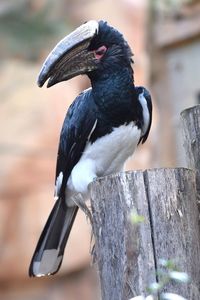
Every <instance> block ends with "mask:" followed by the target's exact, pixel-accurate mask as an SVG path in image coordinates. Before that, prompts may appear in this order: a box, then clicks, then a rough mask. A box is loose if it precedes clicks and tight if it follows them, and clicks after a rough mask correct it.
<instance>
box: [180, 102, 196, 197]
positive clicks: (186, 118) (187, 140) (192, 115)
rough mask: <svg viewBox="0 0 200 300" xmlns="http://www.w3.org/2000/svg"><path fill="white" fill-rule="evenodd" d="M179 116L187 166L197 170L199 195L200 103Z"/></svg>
mask: <svg viewBox="0 0 200 300" xmlns="http://www.w3.org/2000/svg"><path fill="white" fill-rule="evenodd" d="M181 118H182V124H183V139H184V148H185V154H186V161H187V166H188V167H189V168H191V169H196V171H197V176H196V180H197V192H198V195H200V105H197V106H194V107H191V108H188V109H185V110H184V111H182V113H181ZM198 198H199V196H198Z"/></svg>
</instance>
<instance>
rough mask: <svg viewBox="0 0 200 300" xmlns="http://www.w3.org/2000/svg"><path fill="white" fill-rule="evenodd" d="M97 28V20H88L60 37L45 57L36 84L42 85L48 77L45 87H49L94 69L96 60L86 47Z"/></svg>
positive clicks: (96, 63)
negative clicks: (63, 36) (62, 37)
mask: <svg viewBox="0 0 200 300" xmlns="http://www.w3.org/2000/svg"><path fill="white" fill-rule="evenodd" d="M98 29H99V24H98V22H97V21H89V22H87V23H85V24H83V25H81V26H80V27H78V28H77V29H76V30H75V31H73V32H72V33H70V34H69V35H67V36H66V37H65V38H64V39H62V40H61V41H60V42H59V43H58V44H57V45H56V46H55V48H54V49H53V50H52V52H51V53H50V54H49V55H48V57H47V58H46V60H45V62H44V64H43V66H42V69H41V71H40V73H39V76H38V86H39V87H42V86H43V85H44V83H45V82H46V81H47V80H48V79H49V81H48V84H47V87H50V86H53V85H54V84H56V83H58V82H61V81H64V80H68V79H70V78H72V77H75V76H77V75H80V74H85V73H87V72H89V71H92V70H95V69H96V68H97V65H98V62H97V60H96V59H95V56H94V53H93V52H92V51H89V50H88V47H89V45H90V42H91V40H92V38H93V37H94V36H95V35H96V34H97V33H98Z"/></svg>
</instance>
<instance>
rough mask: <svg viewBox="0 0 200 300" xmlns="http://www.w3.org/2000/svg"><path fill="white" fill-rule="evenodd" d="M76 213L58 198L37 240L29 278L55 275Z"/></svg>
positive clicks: (74, 208) (75, 209)
mask: <svg viewBox="0 0 200 300" xmlns="http://www.w3.org/2000/svg"><path fill="white" fill-rule="evenodd" d="M77 211H78V207H77V206H73V207H67V206H66V205H65V204H64V203H63V201H62V199H61V198H59V199H58V200H57V201H56V203H55V205H54V207H53V209H52V211H51V213H50V215H49V218H48V220H47V222H46V225H45V227H44V229H43V231H42V234H41V236H40V238H39V241H38V244H37V246H36V249H35V252H34V254H33V257H32V260H31V264H30V267H29V276H38V277H39V276H45V275H52V274H55V273H56V272H57V271H58V270H59V268H60V266H61V263H62V259H63V255H64V250H65V246H66V243H67V240H68V237H69V234H70V231H71V228H72V225H73V222H74V219H75V217H76V214H77Z"/></svg>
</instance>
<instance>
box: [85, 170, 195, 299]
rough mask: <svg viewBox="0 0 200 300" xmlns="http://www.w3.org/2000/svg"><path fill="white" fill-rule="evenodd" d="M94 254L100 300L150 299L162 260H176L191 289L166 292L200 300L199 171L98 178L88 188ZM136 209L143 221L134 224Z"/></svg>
mask: <svg viewBox="0 0 200 300" xmlns="http://www.w3.org/2000/svg"><path fill="white" fill-rule="evenodd" d="M90 191H91V206H92V214H93V232H94V236H95V252H96V253H95V254H96V259H97V263H98V269H99V276H100V282H101V294H102V300H128V299H130V298H132V297H134V296H138V295H141V294H147V292H146V288H147V287H148V284H149V283H152V282H155V281H156V280H157V281H159V280H160V278H159V276H157V278H156V272H157V269H158V261H159V259H175V260H176V262H177V265H178V266H179V268H180V270H182V271H185V272H187V273H188V274H189V275H190V277H191V279H192V283H191V284H190V285H189V286H184V285H178V286H177V285H172V284H171V285H170V286H169V289H170V290H169V289H168V291H170V292H178V293H179V294H180V295H183V296H184V297H185V298H187V299H189V300H190V299H200V293H199V280H200V259H199V256H200V235H199V224H198V211H197V205H196V186H195V172H194V171H192V170H188V169H183V168H179V169H155V170H147V171H144V172H142V171H133V172H126V173H121V174H117V175H111V176H108V177H104V178H99V179H97V180H96V181H94V182H93V183H92V184H91V185H90ZM133 209H134V210H136V212H137V213H138V214H139V215H142V216H144V218H145V221H144V222H143V223H141V224H140V225H137V226H136V225H134V224H132V223H131V221H130V213H131V211H132V210H133Z"/></svg>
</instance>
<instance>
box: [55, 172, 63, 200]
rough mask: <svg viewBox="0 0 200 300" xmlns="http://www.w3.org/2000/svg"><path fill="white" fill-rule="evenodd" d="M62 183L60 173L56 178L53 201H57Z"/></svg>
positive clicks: (61, 174)
mask: <svg viewBox="0 0 200 300" xmlns="http://www.w3.org/2000/svg"><path fill="white" fill-rule="evenodd" d="M62 181H63V172H60V174H59V175H58V177H57V178H56V185H55V194H54V198H55V200H57V199H58V194H59V192H60V188H61V185H62Z"/></svg>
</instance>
